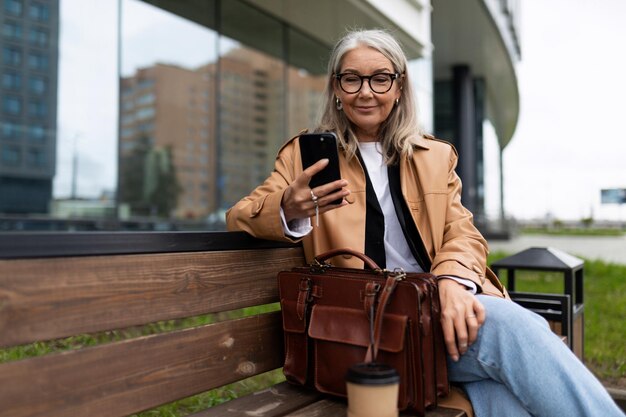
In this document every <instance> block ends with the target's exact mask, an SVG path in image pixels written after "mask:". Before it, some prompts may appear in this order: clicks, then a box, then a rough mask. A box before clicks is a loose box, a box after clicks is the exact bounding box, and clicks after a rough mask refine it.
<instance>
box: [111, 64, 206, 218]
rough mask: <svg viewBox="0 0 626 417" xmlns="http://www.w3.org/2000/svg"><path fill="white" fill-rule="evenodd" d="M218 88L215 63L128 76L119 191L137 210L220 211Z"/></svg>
mask: <svg viewBox="0 0 626 417" xmlns="http://www.w3.org/2000/svg"><path fill="white" fill-rule="evenodd" d="M213 91H215V64H208V65H205V66H202V67H200V68H196V69H187V68H182V67H179V66H174V65H166V64H157V65H154V66H151V67H149V68H143V69H140V70H139V71H137V72H136V73H135V74H134V75H132V76H130V77H126V78H124V79H122V82H121V96H120V179H119V191H120V198H121V201H122V202H123V203H128V204H130V206H131V210H132V211H133V213H134V214H138V215H148V214H160V215H166V216H169V215H174V216H176V217H187V218H195V217H199V216H202V215H206V214H207V213H210V212H212V211H213V210H214V209H215V200H214V198H213V196H214V195H215V169H214V167H215V164H216V161H215V158H216V155H215V144H214V138H215V134H214V129H215V119H214V116H213V115H214V111H212V109H213V108H214V107H215V95H214V94H212V92H213ZM155 155H158V157H156V156H155ZM154 161H159V162H158V165H154V164H156V163H157V162H154ZM155 211H156V212H155Z"/></svg>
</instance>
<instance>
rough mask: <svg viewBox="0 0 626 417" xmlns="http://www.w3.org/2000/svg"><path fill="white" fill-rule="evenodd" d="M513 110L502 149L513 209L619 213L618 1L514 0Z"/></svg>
mask: <svg viewBox="0 0 626 417" xmlns="http://www.w3.org/2000/svg"><path fill="white" fill-rule="evenodd" d="M521 44H522V60H521V62H520V63H519V64H518V65H517V74H518V80H519V88H520V104H521V106H520V107H521V108H520V116H519V121H518V125H517V129H516V132H515V134H514V136H513V139H512V141H511V142H510V144H509V145H508V146H507V147H506V148H505V150H504V155H503V157H504V160H503V164H504V177H505V191H504V198H505V210H506V212H507V213H508V214H509V215H512V216H514V217H516V218H521V219H529V218H543V217H545V216H546V215H551V216H552V217H554V218H559V219H572V220H576V219H581V218H583V217H589V216H593V217H594V218H596V219H602V218H604V219H612V220H618V219H621V220H626V205H622V207H620V206H618V205H602V204H600V190H601V189H603V188H626V126H625V125H624V122H625V121H626V1H624V0H523V1H522V25H521Z"/></svg>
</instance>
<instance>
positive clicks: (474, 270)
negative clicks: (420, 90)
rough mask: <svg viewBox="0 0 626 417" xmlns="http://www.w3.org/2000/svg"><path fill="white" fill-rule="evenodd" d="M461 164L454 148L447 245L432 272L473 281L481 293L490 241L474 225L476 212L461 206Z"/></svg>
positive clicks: (448, 204)
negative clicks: (459, 166) (459, 171)
mask: <svg viewBox="0 0 626 417" xmlns="http://www.w3.org/2000/svg"><path fill="white" fill-rule="evenodd" d="M457 162H458V157H457V154H456V151H455V150H454V148H453V147H450V154H449V163H448V183H447V205H446V216H445V227H444V234H443V242H442V246H441V248H440V249H439V250H438V251H437V252H436V254H435V256H434V259H433V263H432V268H431V272H432V273H433V274H435V275H454V276H457V277H461V278H467V279H470V280H472V281H473V282H475V283H476V285H477V287H478V292H481V289H482V285H483V284H484V282H485V274H486V268H487V253H488V250H487V241H486V240H485V238H484V237H483V236H482V235H481V233H480V232H479V231H478V229H476V227H475V226H474V223H473V216H472V213H471V212H470V211H469V210H467V209H466V208H465V207H463V205H462V204H461V179H460V178H459V176H458V175H457V173H456V171H455V168H456V165H457Z"/></svg>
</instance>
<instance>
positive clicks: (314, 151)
mask: <svg viewBox="0 0 626 417" xmlns="http://www.w3.org/2000/svg"><path fill="white" fill-rule="evenodd" d="M300 158H301V159H302V167H303V169H306V168H308V167H310V166H311V165H313V164H314V163H316V162H317V161H319V160H320V159H324V158H327V159H328V161H329V162H328V165H326V168H324V169H323V170H321V171H320V172H318V173H317V174H315V175H313V178H311V181H310V182H309V187H311V188H315V187H317V186H320V185H324V184H328V183H329V182H333V181H336V180H339V179H341V174H340V172H339V154H338V151H337V136H336V135H335V134H334V133H333V132H324V133H306V134H303V135H300ZM341 200H342V199H338V200H335V201H333V202H332V203H331V204H340V203H341Z"/></svg>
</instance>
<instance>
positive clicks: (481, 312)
mask: <svg viewBox="0 0 626 417" xmlns="http://www.w3.org/2000/svg"><path fill="white" fill-rule="evenodd" d="M438 287H439V301H440V303H441V325H442V327H443V338H444V341H445V343H446V348H447V350H448V354H449V355H450V357H451V358H452V360H453V361H455V362H456V361H458V360H459V354H461V355H462V354H464V353H465V352H467V348H468V346H469V345H471V344H472V343H474V341H475V340H476V337H477V336H478V329H480V326H482V324H483V323H484V322H485V308H484V307H483V305H482V303H481V302H480V301H478V298H476V296H475V295H474V294H472V293H471V292H469V291H468V290H467V287H465V286H464V285H463V284H460V283H458V282H456V281H455V280H453V279H448V278H440V279H439V282H438Z"/></svg>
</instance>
